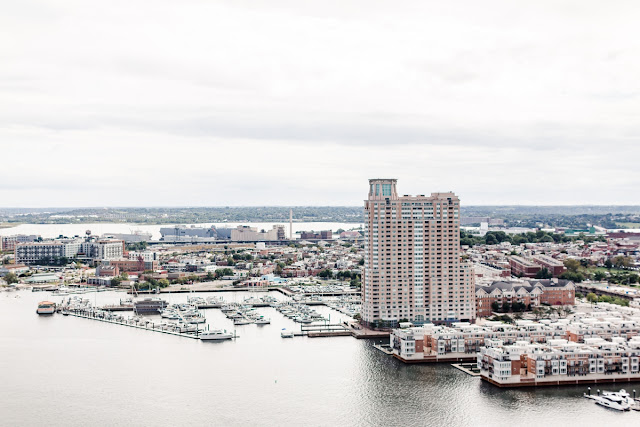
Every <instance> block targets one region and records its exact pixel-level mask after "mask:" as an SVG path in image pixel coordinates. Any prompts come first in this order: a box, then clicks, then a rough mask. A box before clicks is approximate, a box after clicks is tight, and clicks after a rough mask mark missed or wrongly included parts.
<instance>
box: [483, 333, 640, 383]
mask: <svg viewBox="0 0 640 427" xmlns="http://www.w3.org/2000/svg"><path fill="white" fill-rule="evenodd" d="M486 344H487V346H486V347H483V348H481V349H480V352H479V353H478V356H477V363H478V368H479V369H480V376H481V378H482V379H483V380H484V381H487V382H490V383H491V384H494V385H497V386H499V387H523V386H525V387H526V386H541V385H553V386H557V385H563V384H589V383H601V382H602V383H604V382H616V383H619V382H625V381H639V380H640V368H639V360H640V339H638V338H632V339H631V340H626V339H624V338H614V339H613V340H612V341H605V340H604V339H602V338H592V339H589V340H587V342H586V343H585V344H579V343H575V342H571V341H567V340H550V341H549V342H548V343H546V344H531V343H528V342H517V343H515V344H513V345H504V343H502V342H501V341H500V340H487V342H486Z"/></svg>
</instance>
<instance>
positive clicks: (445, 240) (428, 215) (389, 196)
mask: <svg viewBox="0 0 640 427" xmlns="http://www.w3.org/2000/svg"><path fill="white" fill-rule="evenodd" d="M396 181H397V180H395V179H371V180H369V197H368V198H367V200H365V217H366V219H365V263H364V281H363V296H362V298H363V310H362V320H363V321H364V323H365V324H368V325H382V326H389V327H394V326H396V325H397V324H398V322H399V321H401V320H404V319H406V320H408V321H411V322H414V323H426V322H433V323H446V322H451V321H472V320H473V319H474V318H475V300H474V292H475V290H474V282H473V274H472V273H471V267H470V265H469V264H468V263H465V262H462V261H461V259H460V200H459V199H458V197H457V196H456V195H455V194H453V193H432V194H431V196H425V195H419V196H407V195H405V196H402V197H399V196H398V194H397V190H396Z"/></svg>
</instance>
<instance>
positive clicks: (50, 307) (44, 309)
mask: <svg viewBox="0 0 640 427" xmlns="http://www.w3.org/2000/svg"><path fill="white" fill-rule="evenodd" d="M55 311H56V303H55V302H51V301H41V302H39V303H38V309H37V310H36V313H38V314H53V313H55Z"/></svg>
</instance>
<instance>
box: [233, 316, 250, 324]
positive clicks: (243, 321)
mask: <svg viewBox="0 0 640 427" xmlns="http://www.w3.org/2000/svg"><path fill="white" fill-rule="evenodd" d="M250 323H253V322H252V321H250V320H249V319H247V318H244V317H242V318H235V319H233V324H234V325H248V324H250Z"/></svg>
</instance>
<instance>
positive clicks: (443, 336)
mask: <svg viewBox="0 0 640 427" xmlns="http://www.w3.org/2000/svg"><path fill="white" fill-rule="evenodd" d="M566 336H567V325H566V323H556V324H552V325H544V324H541V323H535V322H532V321H521V322H519V323H518V325H507V324H504V323H501V322H486V324H485V325H484V326H478V325H472V324H469V323H466V322H463V323H454V324H452V325H451V326H445V325H424V326H421V327H410V328H403V329H394V330H393V332H392V333H391V335H390V346H391V348H392V350H393V355H394V356H395V357H396V358H397V359H399V360H402V361H403V362H406V363H418V362H420V363H430V362H433V363H435V362H453V361H474V360H475V359H476V353H477V351H478V350H480V348H481V347H482V346H484V345H485V341H486V340H489V339H494V340H501V341H502V342H504V343H509V344H512V343H515V342H517V341H527V342H547V341H548V340H550V339H557V338H565V337H566Z"/></svg>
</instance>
